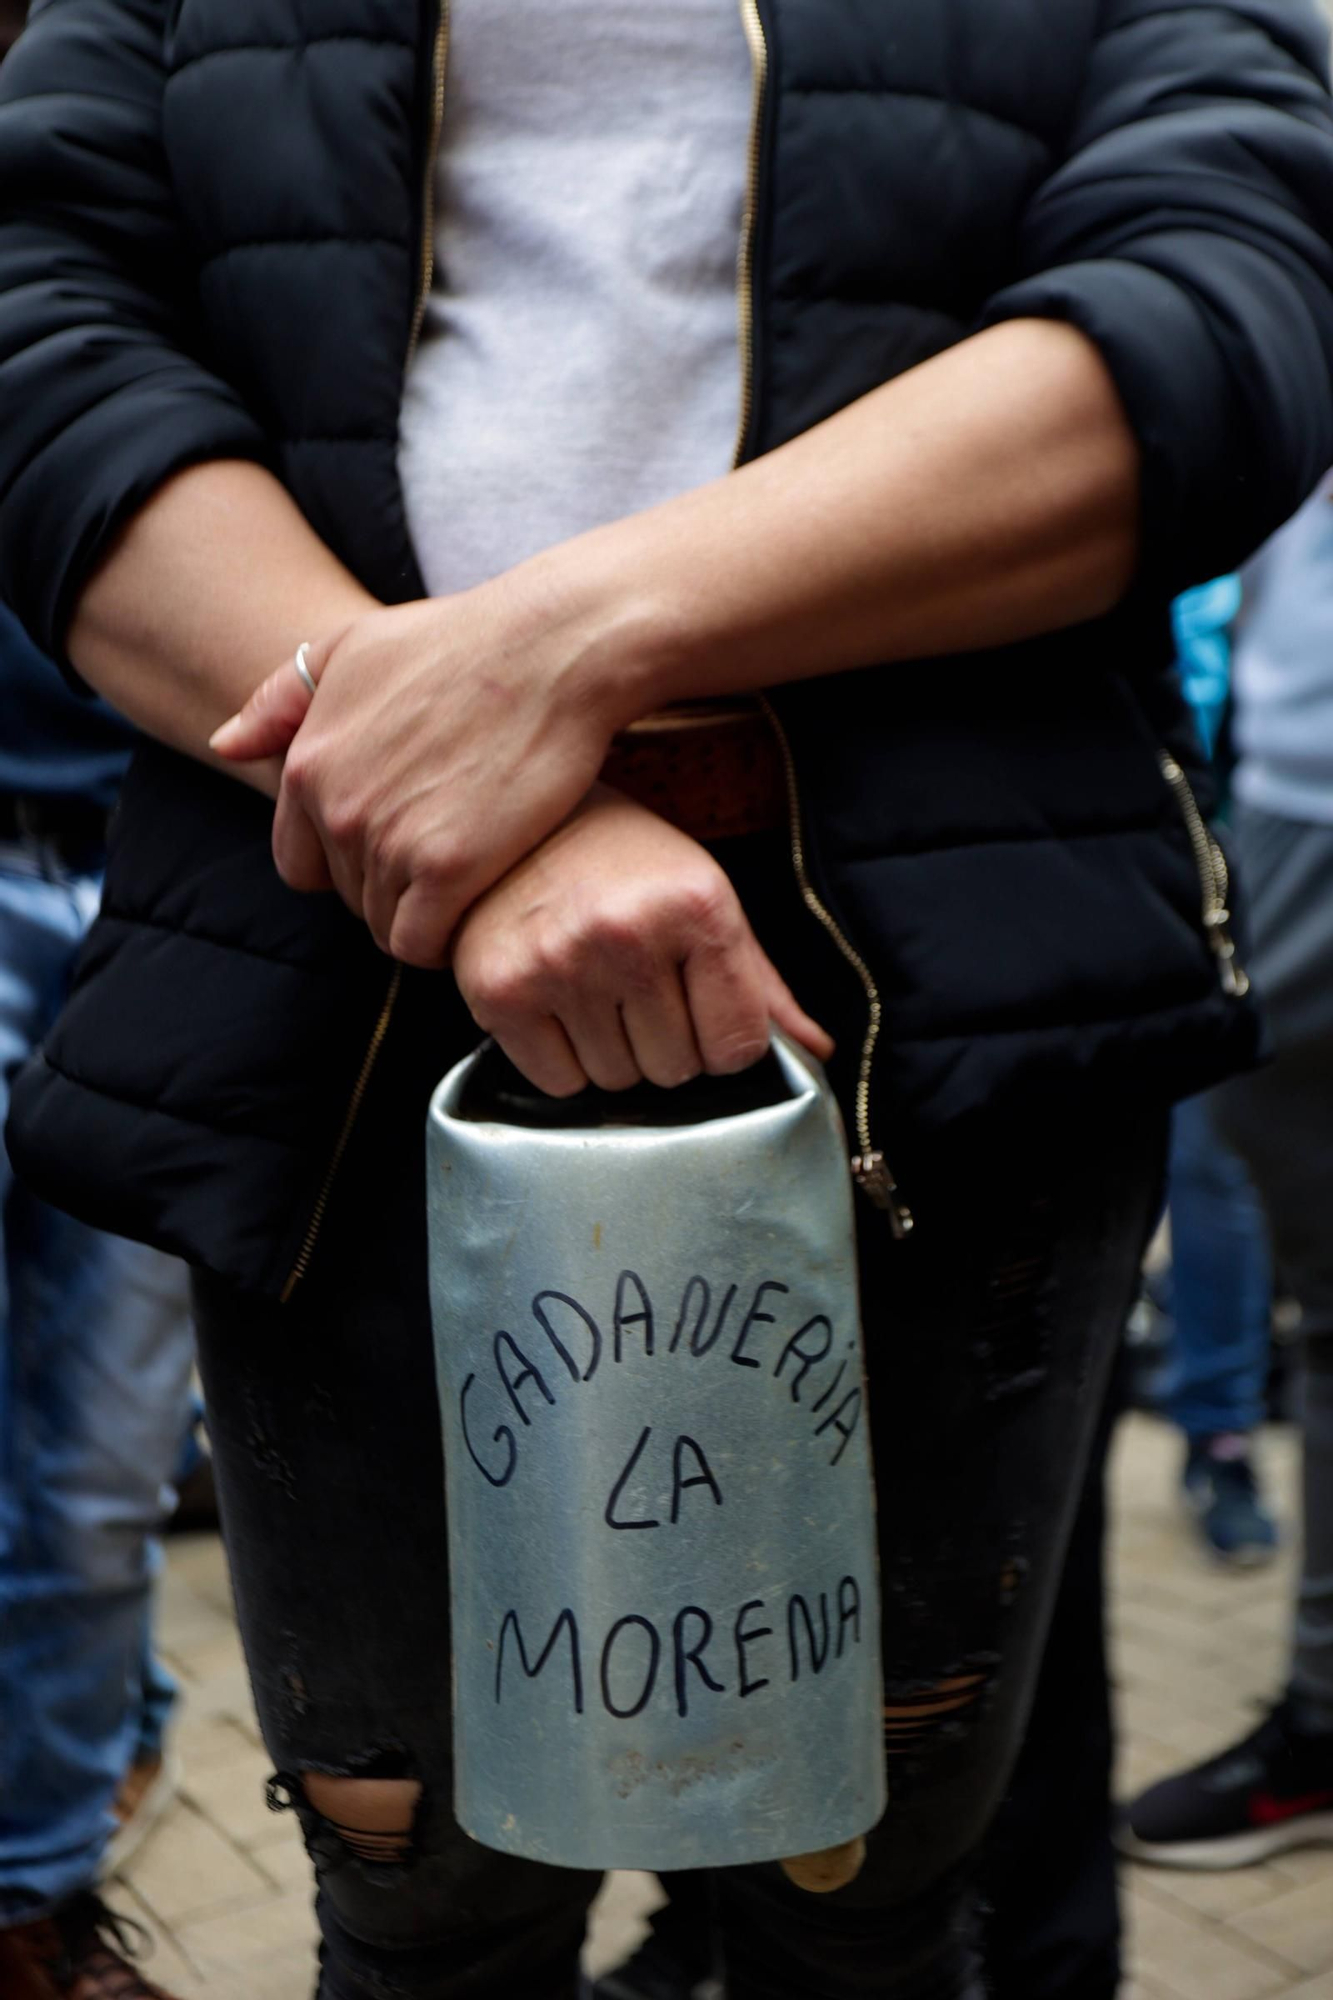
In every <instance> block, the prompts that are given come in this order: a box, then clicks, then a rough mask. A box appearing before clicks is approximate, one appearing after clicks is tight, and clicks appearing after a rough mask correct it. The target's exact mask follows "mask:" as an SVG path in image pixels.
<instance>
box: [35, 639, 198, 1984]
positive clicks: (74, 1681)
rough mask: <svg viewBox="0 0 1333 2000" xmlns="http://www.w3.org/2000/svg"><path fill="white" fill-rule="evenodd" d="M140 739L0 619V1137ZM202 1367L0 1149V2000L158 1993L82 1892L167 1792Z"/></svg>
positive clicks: (124, 1246) (179, 1301) (152, 1271)
mask: <svg viewBox="0 0 1333 2000" xmlns="http://www.w3.org/2000/svg"><path fill="white" fill-rule="evenodd" d="M132 741H133V732H132V731H131V730H130V729H129V727H128V725H127V724H125V723H123V722H121V721H120V719H119V718H118V717H117V716H115V715H113V714H112V712H111V711H110V710H109V709H107V708H104V707H103V706H101V705H100V704H97V703H92V702H87V701H80V700H78V699H77V698H76V697H75V696H74V695H72V694H71V693H70V692H69V691H68V689H67V688H66V687H65V685H64V683H63V682H62V680H61V679H60V676H59V675H58V674H57V672H56V670H55V668H54V667H53V666H52V665H51V664H50V662H49V661H47V660H46V659H44V658H43V657H42V655H41V654H40V653H38V652H37V651H36V650H35V649H34V648H33V646H32V645H31V644H30V643H29V641H28V640H27V639H26V638H25V637H24V635H23V633H22V631H21V630H20V628H19V626H18V625H17V623H16V622H15V621H14V619H13V618H12V617H11V616H10V615H9V614H8V613H7V612H0V1124H3V1120H4V1114H5V1110H6V1106H7V1100H8V1096H9V1087H10V1083H11V1080H12V1078H13V1076H14V1074H15V1072H16V1071H17V1069H18V1068H19V1066H20V1065H21V1064H22V1063H23V1062H24V1061H25V1060H26V1058H27V1057H28V1056H29V1054H30V1053H31V1052H32V1050H33V1049H34V1048H35V1047H36V1045H37V1043H38V1042H39V1041H40V1040H41V1038H42V1036H43V1035H44V1034H45V1032H46V1030H47V1029H48V1028H49V1026H50V1024H51V1022H52V1020H53V1019H54V1017H55V1015H56V1013H57V1011H58V1009H59V1007H60V1005H61V1002H62V1000H63V999H64V996H65V993H66V991H67V989H68V984H69V978H70V973H71V970H72V966H73V960H74V956H75V952H76V950H77V948H78V946H79V945H80V943H81V942H82V940H83V937H84V935H85V933H86V931H87V929H88V926H89V924H90V923H91V922H92V919H93V917H94V916H95V915H96V912H97V907H98V901H99V895H100V889H101V876H102V869H103V865H104V862H105V847H106V830H107V821H108V817H109V813H110V809H111V806H112V803H113V801H114V799H115V796H116V791H117V788H118V786H119V784H120V780H121V778H122V776H123V774H124V769H125V764H126V761H127V759H128V756H129V752H130V746H131V743H132ZM193 1353H194V1348H193V1338H192V1331H191V1326H190V1318H189V1307H188V1297H187V1289H186V1279H185V1272H184V1267H183V1266H182V1265H180V1264H179V1263H178V1262H177V1261H176V1260H175V1259H174V1258H169V1257H165V1256H163V1255H162V1254H161V1253H160V1252H158V1251H155V1250H150V1249H148V1248H146V1247H145V1246H143V1245H141V1244H137V1243H128V1242H125V1241H123V1240H122V1239H120V1238H117V1237H113V1236H107V1235H104V1234H102V1233H101V1232H99V1231H97V1230H94V1229H90V1228H89V1227H87V1225H86V1224H84V1223H80V1222H75V1221H74V1220H72V1219H71V1218H70V1217H69V1216H66V1215H62V1214H61V1213H60V1212H59V1211H58V1210H56V1209H54V1208H50V1207H48V1206H47V1205H46V1204H45V1203H44V1202H41V1201H39V1200H38V1199H37V1198H36V1197H35V1196H33V1195H32V1194H31V1193H30V1192H29V1191H27V1190H26V1189H24V1188H23V1187H22V1185H21V1184H20V1183H18V1182H17V1181H16V1180H15V1178H14V1174H13V1171H12V1168H11V1165H10V1162H9V1158H8V1154H7V1153H6V1152H5V1151H4V1150H3V1148H0V1995H3V2000H55V1996H57V1995H61V1996H63V1995H66V1994H69V1995H78V1996H81V1997H82V1996H84V1995H87V1996H92V1995H93V1994H101V1993H103V1992H105V1993H108V1994H110V1993H115V1994H116V1995H117V1996H118V2000H148V1996H152V1995H153V1994H154V1993H155V1992H156V1989H155V1988H153V1987H152V1986H150V1985H148V1984H146V1983H145V1982H143V1981H142V1980H140V1979H138V1976H137V1975H136V1974H135V1973H134V1972H132V1971H129V1970H128V1969H127V1968H126V1966H125V1963H124V1960H123V1959H122V1958H121V1957H120V1955H119V1953H118V1952H117V1950H116V1949H115V1945H116V1940H117V1937H118V1935H119V1934H120V1932H121V1931H122V1929H123V1927H122V1926H120V1925H118V1924H117V1921H116V1919H115V1918H114V1917H112V1916H111V1915H110V1913H109V1912H108V1911H107V1910H106V1908H105V1906H104V1905H103V1903H102V1902H101V1900H100V1898H99V1897H98V1895H97V1893H96V1890H95V1886H94V1885H95V1883H96V1881H97V1877H98V1874H99V1871H100V1870H101V1869H102V1868H104V1867H105V1866H106V1865H107V1863H108V1860H112V1861H114V1860H119V1859H123V1858H125V1857H126V1856H127V1855H128V1853H129V1851H130V1849H131V1847H132V1845H133V1844H134V1842H135V1840H136V1838H137V1837H139V1836H140V1835H141V1834H142V1833H143V1832H144V1831H146V1830H147V1827H148V1825H149V1824H150V1823H151V1821H152V1819H153V1817H154V1816H155V1813H156V1811H157V1810H158V1809H159V1808H160V1806H161V1804H163V1803H165V1800H166V1797H167V1796H169V1791H170V1777H169V1773H168V1768H167V1765H166V1761H165V1758H164V1752H163V1731H164V1728H165V1725H166V1721H167V1717H168V1714H169V1712H170V1708H171V1704H172V1700H173V1697H174V1688H173V1685H172V1682H171V1680H170V1678H169V1677H168V1676H167V1675H166V1673H165V1672H164V1670H163V1668H162V1667H161V1665H160V1664H159V1663H158V1662H157V1661H156V1659H155V1658H154V1656H153V1653H152V1648H151V1643H150V1593H151V1586H152V1574H153V1567H154V1551H153V1543H152V1537H153V1535H154V1532H155V1531H156V1529H157V1527H158V1525H159V1523H160V1522H161V1521H162V1519H163V1518H164V1516H165V1514H166V1513H167V1511H168V1510H169V1507H170V1503H171V1494H170V1483H171V1480H172V1476H173V1474H174V1472H175V1470H176V1466H177V1463H178V1461H179V1459H180V1455H181V1450H182V1445H183V1442H184V1439H185V1436H186V1431H187V1428H188V1424H189V1420H190V1375H191V1368H192V1364H193ZM117 1980H119V1981H120V1983H116V1982H117ZM99 1981H102V1982H110V1983H106V1984H99ZM127 1981H128V1983H125V1982H127Z"/></svg>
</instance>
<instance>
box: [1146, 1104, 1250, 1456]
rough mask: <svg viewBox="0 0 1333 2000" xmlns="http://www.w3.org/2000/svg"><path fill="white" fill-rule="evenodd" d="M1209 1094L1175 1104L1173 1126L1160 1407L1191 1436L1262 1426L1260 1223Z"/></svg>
mask: <svg viewBox="0 0 1333 2000" xmlns="http://www.w3.org/2000/svg"><path fill="white" fill-rule="evenodd" d="M1210 1096H1211V1094H1210V1093H1208V1092H1205V1093H1204V1095H1203V1096H1202V1097H1192V1098H1190V1099H1189V1100H1188V1102H1187V1103H1184V1104H1178V1105H1177V1106H1176V1109H1175V1111H1174V1113H1173V1114H1172V1121H1171V1164H1170V1176H1169V1187H1170V1201H1171V1262H1172V1276H1171V1298H1172V1316H1173V1318H1174V1321H1175V1338H1174V1341H1173V1343H1172V1349H1171V1357H1170V1361H1169V1364H1168V1369H1167V1375H1166V1381H1165V1383H1164V1385H1163V1402H1164V1404H1165V1406H1166V1410H1167V1414H1168V1415H1169V1416H1170V1417H1171V1419H1172V1420H1173V1422H1175V1423H1176V1424H1178V1425H1179V1427H1180V1429H1181V1430H1182V1431H1184V1433H1185V1435H1186V1436H1187V1437H1190V1438H1199V1437H1207V1436H1210V1435H1216V1434H1217V1433H1218V1432H1224V1431H1235V1432H1243V1431H1252V1430H1254V1429H1255V1428H1256V1427H1257V1426H1258V1425H1259V1424H1261V1423H1262V1422H1263V1418H1264V1390H1265V1387H1266V1385H1267V1381H1268V1361H1269V1339H1270V1321H1271V1314H1272V1275H1271V1269H1270V1260H1269V1251H1268V1225H1267V1223H1266V1222H1265V1220H1264V1213H1263V1209H1262V1208H1261V1206H1260V1203H1259V1197H1258V1195H1257V1194H1256V1193H1255V1190H1254V1185H1253V1183H1252V1182H1251V1180H1250V1175H1249V1170H1248V1168H1247V1167H1246V1165H1245V1163H1244V1161H1243V1160H1242V1159H1241V1158H1240V1156H1239V1154H1237V1153H1235V1152H1233V1151H1232V1149H1231V1147H1230V1145H1229V1144H1228V1143H1227V1141H1226V1140H1225V1139H1224V1138H1223V1137H1222V1136H1221V1134H1220V1133H1219V1132H1218V1131H1217V1128H1216V1126H1215V1124H1214V1120H1213V1113H1212V1109H1211V1102H1210Z"/></svg>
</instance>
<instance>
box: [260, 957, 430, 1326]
mask: <svg viewBox="0 0 1333 2000" xmlns="http://www.w3.org/2000/svg"><path fill="white" fill-rule="evenodd" d="M402 983H403V968H402V966H401V965H395V967H394V969H393V973H392V976H391V977H390V980H389V990H388V992H387V993H386V994H385V996H384V1004H383V1006H382V1007H381V1008H380V1011H379V1015H378V1017H377V1019H376V1022H375V1028H374V1032H373V1034H372V1035H371V1037H370V1046H369V1048H368V1049H367V1050H366V1053H365V1055H364V1056H363V1057H362V1058H361V1067H360V1069H359V1070H358V1071H357V1077H356V1082H355V1083H354V1084H353V1086H352V1095H351V1097H350V1098H349V1099H348V1102H347V1115H346V1117H345V1118H344V1119H343V1122H342V1130H341V1131H340V1132H339V1134H338V1140H337V1144H336V1145H335V1146H334V1148H333V1156H332V1158H331V1159H330V1161H329V1164H328V1167H327V1169H326V1170H325V1174H324V1181H323V1185H322V1186H321V1188H320V1190H319V1194H318V1195H317V1196H316V1198H315V1206H314V1207H313V1208H312V1209H311V1211H310V1220H309V1222H308V1223H307V1224H306V1232H305V1238H304V1240H303V1242H302V1244H301V1248H300V1249H299V1250H298V1251H297V1253H296V1262H295V1263H294V1264H293V1265H292V1268H291V1270H290V1271H289V1272H288V1274H287V1282H286V1284H285V1285H284V1286H283V1288H282V1303H283V1304H284V1305H286V1303H287V1301H288V1299H289V1298H290V1297H291V1295H292V1293H293V1292H294V1291H295V1290H296V1287H297V1286H298V1285H299V1284H300V1282H301V1280H302V1278H304V1276H305V1274H306V1272H307V1271H308V1270H309V1268H310V1259H311V1258H312V1257H313V1256H314V1254H315V1245H316V1243H317V1242H318V1241H319V1232H320V1230H321V1229H322V1228H323V1226H324V1211H325V1210H326V1209H327V1207H328V1205H329V1196H330V1195H331V1194H332V1192H333V1183H334V1181H335V1180H336V1178H337V1174H338V1169H339V1167H340V1166H341V1165H342V1163H343V1154H344V1153H345V1152H346V1151H347V1144H348V1141H349V1140H350V1138H351V1136H352V1128H353V1126H354V1125H355V1124H356V1121H357V1117H358V1115H359V1113H360V1110H361V1106H362V1104H363V1103H364V1101H365V1095H366V1092H367V1090H368V1089H369V1088H370V1078H371V1073H372V1071H373V1070H374V1068H375V1063H376V1060H377V1058H378V1056H379V1052H380V1050H381V1048H382V1047H383V1045H384V1037H385V1036H386V1035H387V1034H388V1032H389V1022H390V1020H391V1018H392V1016H393V1010H394V1003H395V1001H396V1000H397V998H398V989H399V987H400V986H401V985H402Z"/></svg>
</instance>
